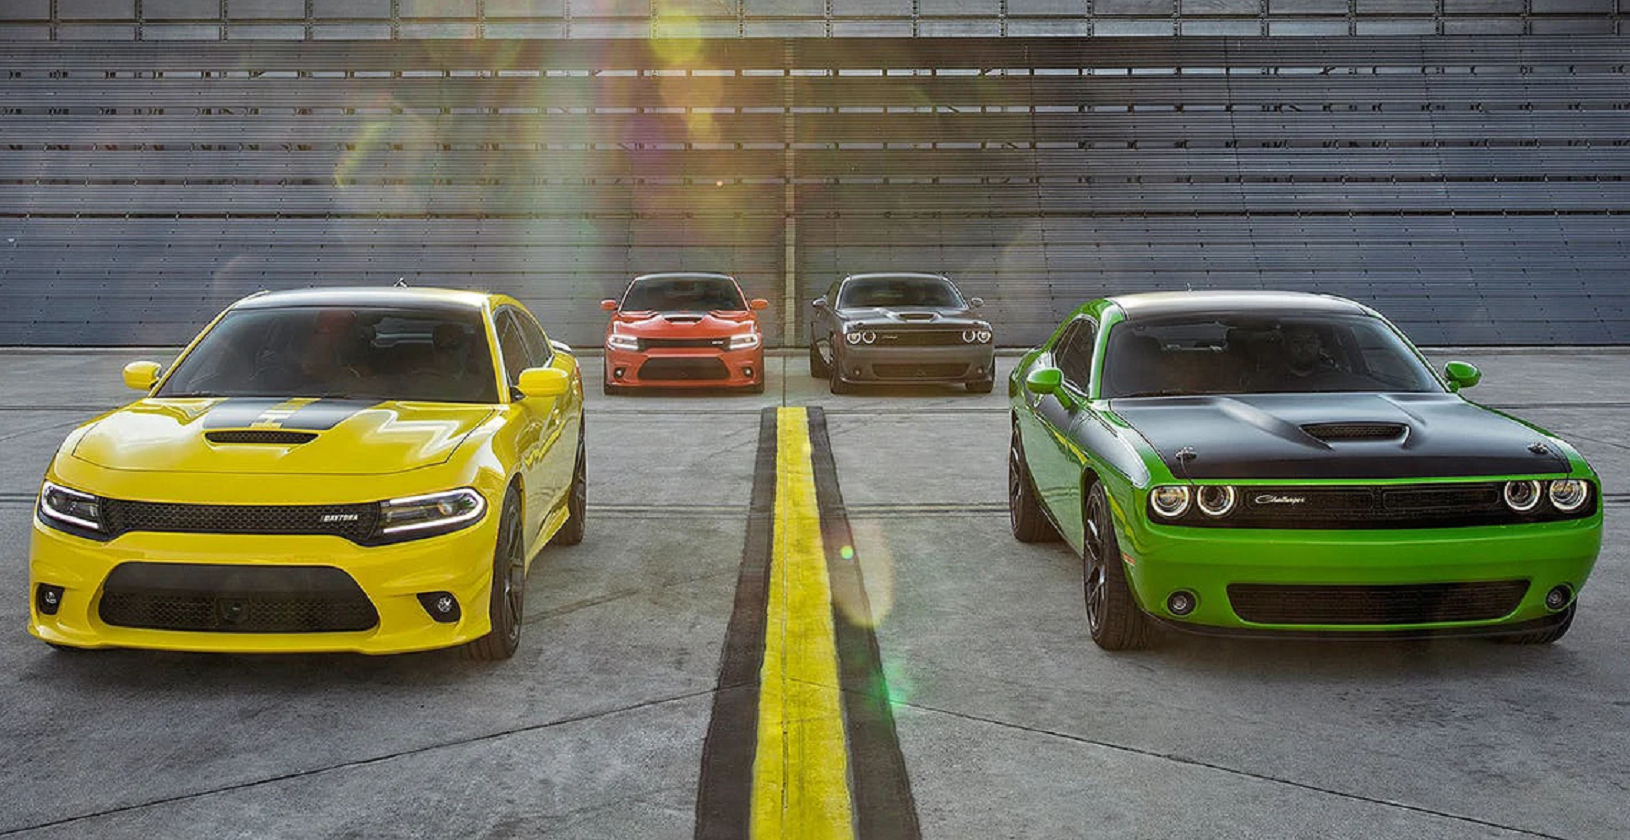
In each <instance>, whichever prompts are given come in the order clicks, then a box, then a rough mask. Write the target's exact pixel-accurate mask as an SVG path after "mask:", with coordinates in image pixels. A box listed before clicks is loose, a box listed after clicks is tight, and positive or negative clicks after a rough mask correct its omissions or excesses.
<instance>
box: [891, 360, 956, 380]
mask: <svg viewBox="0 0 1630 840" xmlns="http://www.w3.org/2000/svg"><path fill="white" fill-rule="evenodd" d="M967 372H968V366H967V365H965V364H963V363H961V362H955V363H952V362H934V363H931V364H921V365H904V364H892V363H890V364H874V365H872V373H874V374H876V375H877V376H878V378H880V379H949V378H951V377H954V376H961V375H963V374H965V373H967Z"/></svg>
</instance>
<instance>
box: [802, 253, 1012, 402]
mask: <svg viewBox="0 0 1630 840" xmlns="http://www.w3.org/2000/svg"><path fill="white" fill-rule="evenodd" d="M812 305H813V306H814V308H815V316H814V320H813V322H812V324H811V326H810V332H809V335H810V340H809V373H810V375H811V376H814V377H817V378H829V379H830V380H831V382H832V393H834V394H846V393H849V392H850V391H852V390H853V388H854V385H855V384H857V383H872V382H875V383H885V382H963V383H966V384H967V386H968V390H969V391H972V392H973V393H975V394H988V393H990V389H991V383H992V382H993V381H994V375H995V374H994V372H995V369H996V367H995V363H996V344H995V340H994V338H993V336H992V335H991V328H990V323H989V322H988V321H985V320H983V319H980V318H977V317H975V316H974V312H973V311H974V310H975V309H978V308H980V307H981V306H984V301H982V300H980V299H979V298H971V299H970V298H964V297H963V296H962V292H961V291H960V290H958V289H957V287H956V284H955V283H952V282H951V281H950V280H949V279H948V278H946V277H944V276H942V275H938V274H851V275H849V276H848V277H845V278H843V279H842V280H840V281H838V282H836V283H833V284H832V286H831V287H830V288H828V289H827V291H826V294H825V295H824V296H823V297H818V298H816V299H815V301H814V303H813V304H812Z"/></svg>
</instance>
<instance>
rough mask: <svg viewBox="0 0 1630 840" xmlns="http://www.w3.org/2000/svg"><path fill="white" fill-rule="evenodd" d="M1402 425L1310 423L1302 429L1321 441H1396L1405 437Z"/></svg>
mask: <svg viewBox="0 0 1630 840" xmlns="http://www.w3.org/2000/svg"><path fill="white" fill-rule="evenodd" d="M1405 428H1406V427H1405V426H1404V425H1403V424H1402V423H1309V424H1308V425H1306V426H1303V427H1302V431H1304V432H1307V433H1308V434H1310V435H1312V436H1313V437H1316V438H1318V439H1319V440H1324V441H1331V440H1396V439H1397V438H1400V437H1403V435H1404V429H1405Z"/></svg>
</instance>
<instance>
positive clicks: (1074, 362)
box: [1054, 320, 1098, 392]
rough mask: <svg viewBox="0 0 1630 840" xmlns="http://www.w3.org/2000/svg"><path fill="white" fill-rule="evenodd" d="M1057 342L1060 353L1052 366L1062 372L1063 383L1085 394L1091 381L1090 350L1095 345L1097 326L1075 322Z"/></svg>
mask: <svg viewBox="0 0 1630 840" xmlns="http://www.w3.org/2000/svg"><path fill="white" fill-rule="evenodd" d="M1064 338H1065V339H1066V340H1065V341H1061V342H1059V345H1060V348H1059V349H1060V352H1059V353H1058V355H1057V357H1056V358H1055V359H1054V364H1057V365H1058V368H1059V370H1061V371H1063V372H1064V381H1066V382H1068V383H1070V384H1071V385H1074V386H1075V387H1076V388H1077V389H1079V390H1081V391H1082V392H1085V391H1086V390H1087V383H1089V382H1091V381H1092V349H1093V345H1094V344H1096V343H1097V341H1096V339H1097V338H1098V325H1097V324H1095V323H1093V322H1091V321H1086V320H1081V321H1076V322H1075V326H1074V327H1073V328H1072V329H1071V330H1070V334H1069V335H1067V336H1064Z"/></svg>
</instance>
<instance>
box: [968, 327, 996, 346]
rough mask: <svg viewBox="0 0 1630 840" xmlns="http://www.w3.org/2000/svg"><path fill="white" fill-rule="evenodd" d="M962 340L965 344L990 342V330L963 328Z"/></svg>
mask: <svg viewBox="0 0 1630 840" xmlns="http://www.w3.org/2000/svg"><path fill="white" fill-rule="evenodd" d="M962 342H963V343H964V344H989V343H990V330H963V331H962Z"/></svg>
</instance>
